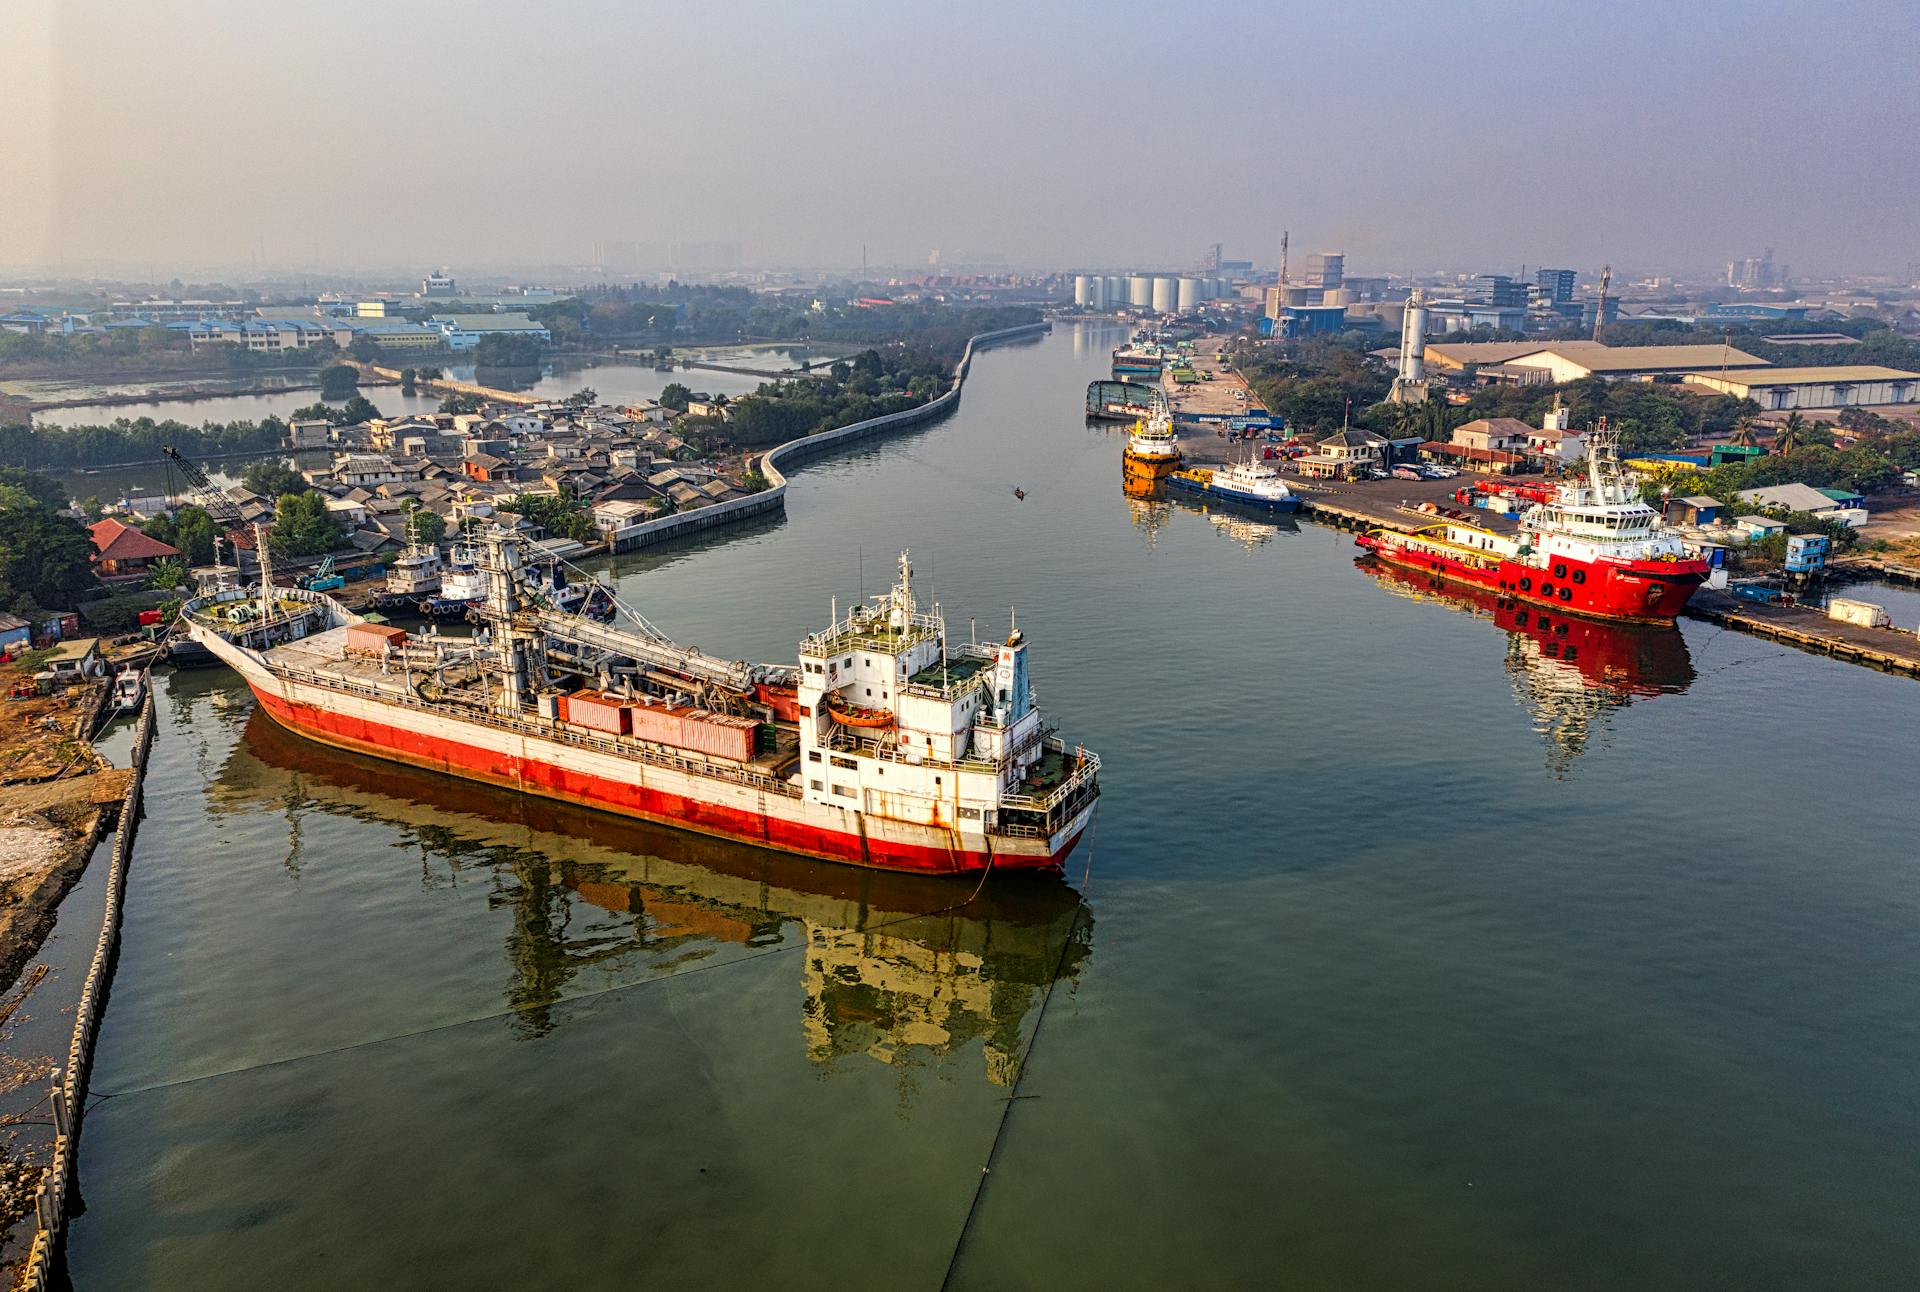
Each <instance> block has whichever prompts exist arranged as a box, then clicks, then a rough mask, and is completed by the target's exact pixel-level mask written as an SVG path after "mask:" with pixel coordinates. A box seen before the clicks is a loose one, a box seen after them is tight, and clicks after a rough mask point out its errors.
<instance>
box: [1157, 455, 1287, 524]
mask: <svg viewBox="0 0 1920 1292" xmlns="http://www.w3.org/2000/svg"><path fill="white" fill-rule="evenodd" d="M1167 484H1168V486H1169V487H1171V488H1174V489H1178V490H1180V491H1181V492H1183V493H1191V494H1198V495H1199V496H1200V497H1202V498H1210V499H1213V500H1215V501H1217V502H1230V503H1237V504H1238V505H1240V506H1242V507H1251V508H1253V509H1255V510H1257V511H1271V512H1288V511H1299V510H1300V495H1298V494H1296V493H1295V492H1294V491H1293V490H1291V489H1289V488H1287V482H1286V481H1284V480H1282V479H1281V478H1280V469H1279V468H1278V467H1276V466H1274V465H1273V463H1271V462H1266V461H1263V460H1261V459H1258V458H1249V459H1248V460H1247V461H1245V462H1236V463H1234V464H1233V465H1232V466H1226V467H1216V468H1209V467H1192V468H1189V469H1188V470H1185V471H1176V472H1174V473H1173V474H1172V475H1170V476H1168V477H1167Z"/></svg>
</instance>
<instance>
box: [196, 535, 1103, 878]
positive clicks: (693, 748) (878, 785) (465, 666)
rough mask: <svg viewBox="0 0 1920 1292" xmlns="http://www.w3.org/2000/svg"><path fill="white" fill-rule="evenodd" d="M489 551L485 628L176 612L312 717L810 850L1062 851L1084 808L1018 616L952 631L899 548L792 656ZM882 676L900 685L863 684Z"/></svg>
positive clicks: (261, 696)
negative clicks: (894, 565) (992, 634)
mask: <svg viewBox="0 0 1920 1292" xmlns="http://www.w3.org/2000/svg"><path fill="white" fill-rule="evenodd" d="M483 565H484V568H486V569H487V570H489V571H490V573H491V574H492V575H493V584H492V590H491V591H490V592H489V594H488V598H487V601H486V603H485V610H484V612H483V613H481V618H482V619H483V621H484V622H485V623H486V624H487V625H488V626H489V633H488V634H485V635H476V638H474V639H459V640H458V641H455V640H452V639H444V638H430V639H427V640H425V641H419V642H416V641H413V640H411V638H410V636H409V634H407V633H406V632H405V631H404V630H402V629H399V628H395V627H392V626H390V625H374V624H370V623H367V622H365V621H364V620H361V619H359V618H358V617H357V616H354V615H352V614H351V613H350V612H347V611H345V610H344V609H343V608H342V607H340V606H338V605H337V604H335V603H332V602H326V601H324V599H318V600H315V602H314V604H313V605H311V606H308V605H306V604H305V603H301V606H298V607H294V609H299V610H300V613H301V615H303V616H305V618H302V619H300V620H299V622H298V623H297V624H295V623H293V622H292V621H291V620H288V624H289V626H288V627H287V628H286V629H285V630H281V629H279V628H277V627H275V626H274V625H278V624H279V623H280V622H281V621H282V619H285V618H286V617H287V616H288V614H290V613H291V612H290V611H289V610H288V609H287V608H286V607H285V606H284V605H283V604H280V603H276V602H274V601H273V600H272V599H271V598H266V599H264V603H263V609H262V612H261V613H262V615H263V616H265V617H266V619H264V620H263V622H266V624H267V626H266V627H258V626H256V627H251V628H249V629H247V630H246V632H245V633H241V632H237V631H235V630H234V629H233V628H232V626H231V623H232V617H231V614H230V613H229V611H230V602H229V601H219V602H209V603H206V604H204V605H203V604H202V603H200V602H190V603H189V604H188V607H187V610H186V612H185V618H186V620H187V623H188V630H189V632H190V633H191V634H192V636H193V638H194V640H196V641H198V642H200V643H201V644H202V645H204V646H206V647H207V649H209V650H210V651H212V652H213V654H215V655H216V656H218V657H219V659H220V660H221V661H222V662H224V663H226V664H227V665H229V666H230V667H232V668H233V669H234V670H235V671H236V672H238V673H239V674H240V675H241V678H242V679H243V680H244V681H245V682H246V684H247V686H248V688H249V689H250V690H251V691H252V692H253V694H254V697H255V698H256V700H257V701H258V702H259V707H260V709H261V711H262V712H264V713H265V714H266V715H267V716H268V717H270V718H271V719H272V720H273V721H274V722H276V723H278V724H280V725H281V726H283V727H285V728H286V729H287V730H289V731H292V732H295V733H298V734H299V735H301V736H305V737H308V738H310V739H312V740H315V741H318V742H320V743H323V744H326V745H330V746H333V747H335V748H338V749H342V750H347V751H350V752H353V753H357V754H363V755H367V756H370V757H374V758H382V759H386V760H389V761H392V762H398V763H403V764H406V765H407V766H410V767H415V768H421V769H426V770H432V771H436V772H440V773H443V774H445V775H448V776H453V777H459V778H462V779H465V780H470V781H476V782H481V783H484V784H488V785H495V786H499V787H502V788H503V789H507V790H512V791H516V792H518V793H522V794H529V795H537V796H540V797H542V798H547V799H554V800H559V801H562V802H567V803H573V804H578V805H581V806H584V807H590V808H596V809H599V810H602V811H606V812H611V813H617V814H620V815H622V816H626V817H632V818H639V819H641V820H645V821H650V822H655V823H658V824H661V825H666V826H673V827H677V828H681V829H686V830H692V831H695V832H698V833H701V834H706V835H711V836H715V837H718V838H724V839H731V840H736V841H739V842H743V843H749V844H754V845H758V846H760V847H766V848H773V849H777V850H779V851H782V852H787V853H792V854H796V855H799V856H803V857H810V858H818V859H823V860H828V861H835V862H844V863H848V864H851V865H856V866H866V867H872V868H875V869H881V870H891V871H901V872H909V873H918V874H967V873H975V874H977V873H979V872H982V871H985V870H988V869H1006V870H1048V869H1058V868H1060V867H1061V866H1062V864H1063V863H1064V861H1065V859H1066V857H1067V855H1068V854H1069V853H1070V852H1072V851H1073V849H1074V847H1075V845H1076V844H1077V843H1078V842H1079V840H1080V837H1081V835H1082V834H1083V833H1084V832H1085V831H1086V829H1087V826H1088V824H1089V822H1090V821H1091V820H1092V818H1093V813H1094V810H1095V807H1096V805H1097V802H1098V799H1099V783H1098V773H1099V766H1100V761H1099V759H1098V758H1097V757H1096V756H1095V755H1093V754H1092V753H1091V752H1089V751H1087V750H1085V749H1083V748H1080V747H1077V746H1069V745H1068V744H1067V743H1066V742H1065V741H1064V740H1062V739H1060V738H1059V737H1058V736H1057V735H1055V734H1054V733H1053V731H1052V730H1051V728H1049V727H1047V726H1045V725H1044V724H1043V723H1042V721H1041V718H1040V714H1039V710H1038V709H1037V708H1036V707H1035V705H1034V703H1033V694H1032V688H1031V685H1030V683H1029V681H1028V678H1027V662H1026V661H1027V645H1026V640H1025V638H1024V636H1023V635H1022V634H1020V633H1019V632H1018V631H1014V632H1012V633H1011V634H1010V635H1009V637H1008V639H1007V640H1006V641H1005V642H1004V643H1001V644H998V645H994V646H991V647H985V646H978V647H977V646H975V645H973V644H971V643H969V644H967V645H965V646H958V647H955V646H950V645H949V644H948V643H947V642H946V640H945V623H944V620H942V619H941V618H940V617H939V615H938V614H937V613H935V614H928V613H925V612H922V611H920V610H919V609H918V608H917V606H916V604H915V602H914V599H913V594H912V586H911V570H910V567H909V566H908V564H907V561H906V558H905V556H904V554H903V555H902V558H901V582H900V583H899V584H898V585H896V586H895V588H894V589H893V591H892V592H890V593H888V594H886V595H885V596H883V597H880V598H876V599H875V600H876V602H877V603H878V604H876V605H875V606H873V607H861V608H858V609H856V610H855V611H854V612H852V613H851V614H849V615H847V616H845V617H843V618H841V619H838V620H837V621H836V622H835V623H834V624H833V625H832V626H830V627H829V628H828V629H827V630H826V631H825V632H821V633H815V634H813V635H811V636H809V637H807V638H806V639H805V640H804V641H803V642H802V643H801V652H800V664H799V666H798V667H797V668H793V667H789V668H785V669H782V668H779V667H776V666H770V665H747V664H743V663H739V662H728V661H723V660H717V659H714V658H712V657H709V656H705V655H703V654H701V653H700V652H698V651H694V650H691V649H689V648H684V647H679V646H675V645H674V644H673V643H671V642H669V641H667V640H666V639H665V638H663V637H660V636H658V635H657V633H656V634H654V635H651V636H648V635H641V634H634V633H630V632H626V631H623V630H621V629H617V628H613V627H609V626H606V625H601V624H596V623H593V622H591V621H590V620H586V619H584V618H582V617H580V616H568V615H563V614H559V613H557V612H553V611H550V610H542V609H540V608H538V607H537V606H536V605H533V604H532V603H530V602H529V601H528V600H527V599H526V596H525V595H524V594H525V593H526V592H527V590H528V588H529V585H528V584H527V583H526V582H525V581H524V580H523V577H522V574H521V571H522V567H521V566H520V564H519V562H518V560H517V555H516V549H515V547H514V540H513V539H512V538H511V536H508V535H505V534H504V533H501V534H496V535H493V536H491V537H490V538H489V539H488V553H487V555H486V557H485V559H484V562H483ZM536 590H537V589H536ZM609 670H611V671H609ZM596 678H598V679H599V681H598V682H597V683H596V682H595V679H596ZM615 678H617V679H618V681H617V684H614V683H613V681H612V679H615ZM569 679H571V680H569ZM596 685H597V686H598V687H600V688H601V689H592V688H593V686H596ZM609 685H614V689H606V688H607V687H608V686H609ZM568 688H572V689H571V690H569V689H568ZM876 690H877V691H878V692H879V695H878V697H877V698H878V699H881V700H885V701H887V706H888V707H886V708H885V709H880V708H859V707H858V706H859V705H860V704H861V703H862V702H864V701H865V699H866V697H868V696H873V695H874V694H875V691H876ZM855 695H859V696H860V697H861V701H855V700H854V699H853V698H852V697H853V696H855ZM696 700H697V701H698V703H695V701H696ZM866 715H871V716H872V717H873V721H872V722H865V721H855V720H854V719H855V718H860V717H863V716H866ZM882 719H884V721H882Z"/></svg>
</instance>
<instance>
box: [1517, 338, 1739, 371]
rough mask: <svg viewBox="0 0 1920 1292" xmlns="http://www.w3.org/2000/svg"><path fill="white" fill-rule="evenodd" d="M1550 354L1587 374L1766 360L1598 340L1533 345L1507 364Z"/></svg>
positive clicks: (1721, 350) (1722, 350)
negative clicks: (1603, 342) (1583, 370)
mask: <svg viewBox="0 0 1920 1292" xmlns="http://www.w3.org/2000/svg"><path fill="white" fill-rule="evenodd" d="M1544 354H1552V355H1557V356H1558V357H1560V358H1561V359H1564V360H1566V361H1567V362H1569V363H1574V364H1578V365H1579V366H1581V367H1582V368H1585V369H1586V370H1587V371H1588V372H1672V371H1676V370H1680V369H1686V368H1695V369H1701V370H1705V369H1709V368H1711V369H1715V370H1718V369H1720V368H1722V367H1726V368H1765V367H1767V366H1768V364H1767V361H1766V360H1765V359H1762V358H1760V357H1758V356H1757V355H1751V354H1748V353H1746V352H1745V351H1744V350H1735V349H1732V348H1730V347H1726V346H1718V345H1604V344H1602V343H1600V342H1598V341H1555V342H1554V343H1552V344H1551V345H1535V346H1533V347H1532V348H1530V349H1527V350H1525V351H1523V352H1522V353H1520V354H1518V355H1515V356H1514V357H1513V358H1511V359H1507V360H1502V361H1501V362H1506V363H1517V364H1521V365H1522V366H1527V367H1537V366H1540V365H1537V364H1526V363H1525V360H1527V359H1531V358H1535V357H1537V356H1539V355H1544Z"/></svg>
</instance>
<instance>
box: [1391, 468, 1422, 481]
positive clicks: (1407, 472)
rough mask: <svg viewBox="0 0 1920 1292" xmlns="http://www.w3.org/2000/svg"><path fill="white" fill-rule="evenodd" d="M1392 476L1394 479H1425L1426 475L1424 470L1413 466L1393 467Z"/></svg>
mask: <svg viewBox="0 0 1920 1292" xmlns="http://www.w3.org/2000/svg"><path fill="white" fill-rule="evenodd" d="M1393 478H1394V479H1395V480H1425V479H1426V478H1427V476H1426V473H1425V472H1423V471H1420V470H1419V469H1417V468H1415V467H1395V468H1394V469H1393Z"/></svg>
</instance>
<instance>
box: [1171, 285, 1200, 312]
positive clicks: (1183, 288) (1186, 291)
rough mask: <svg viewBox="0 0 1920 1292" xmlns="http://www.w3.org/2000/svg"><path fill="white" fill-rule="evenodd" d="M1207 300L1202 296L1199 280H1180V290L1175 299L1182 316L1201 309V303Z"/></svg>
mask: <svg viewBox="0 0 1920 1292" xmlns="http://www.w3.org/2000/svg"><path fill="white" fill-rule="evenodd" d="M1205 299H1206V297H1205V295H1203V294H1202V289H1201V286H1200V280H1199V279H1198V278H1182V279H1181V280H1180V283H1179V289H1178V292H1177V294H1176V295H1175V297H1174V301H1175V304H1177V305H1178V306H1179V308H1180V312H1181V313H1182V314H1185V313H1186V312H1187V311H1188V310H1197V309H1199V308H1200V302H1201V301H1203V300H1205Z"/></svg>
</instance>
